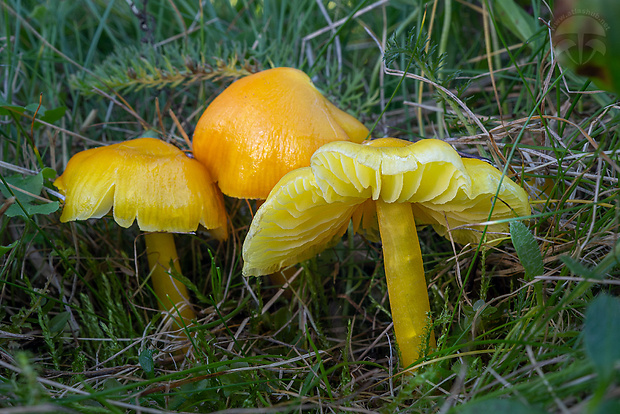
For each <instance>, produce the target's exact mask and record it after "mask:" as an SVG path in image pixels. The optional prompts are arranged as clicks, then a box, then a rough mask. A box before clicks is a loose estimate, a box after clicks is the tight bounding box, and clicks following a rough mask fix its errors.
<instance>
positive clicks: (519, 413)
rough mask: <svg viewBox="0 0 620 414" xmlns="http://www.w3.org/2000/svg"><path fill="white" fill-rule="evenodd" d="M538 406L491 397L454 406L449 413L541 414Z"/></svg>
mask: <svg viewBox="0 0 620 414" xmlns="http://www.w3.org/2000/svg"><path fill="white" fill-rule="evenodd" d="M544 412H545V411H542V410H540V409H538V408H535V407H531V406H527V405H525V404H524V403H522V402H519V401H514V400H500V399H492V400H486V401H479V402H478V401H477V402H473V403H470V404H465V405H462V406H457V407H454V408H453V409H451V410H450V411H449V413H450V414H480V413H501V414H543V413H544Z"/></svg>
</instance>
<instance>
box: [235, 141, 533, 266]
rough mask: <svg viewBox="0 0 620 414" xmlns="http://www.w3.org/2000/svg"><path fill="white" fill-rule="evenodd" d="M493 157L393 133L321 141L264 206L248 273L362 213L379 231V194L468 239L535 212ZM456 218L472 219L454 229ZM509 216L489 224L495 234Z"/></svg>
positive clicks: (294, 257) (359, 222)
mask: <svg viewBox="0 0 620 414" xmlns="http://www.w3.org/2000/svg"><path fill="white" fill-rule="evenodd" d="M500 179H501V173H500V172H499V171H498V170H497V169H495V168H493V167H492V166H490V165H489V164H487V163H485V162H482V161H479V160H475V159H469V158H466V159H461V157H459V155H458V153H457V152H456V151H455V150H454V149H453V148H452V147H451V146H450V145H448V144H446V143H444V142H443V141H439V140H434V139H427V140H422V141H418V142H416V143H414V144H411V143H409V142H408V141H402V140H396V139H393V138H386V139H380V140H374V141H371V142H370V144H369V145H360V144H354V143H350V142H334V143H331V144H327V145H325V146H323V147H321V148H320V149H319V150H317V151H316V153H315V154H314V156H313V157H312V160H311V165H310V167H307V168H301V169H299V170H296V171H293V172H292V173H289V174H287V175H286V176H284V177H283V178H282V180H281V181H280V182H279V183H278V184H277V185H276V187H275V188H274V189H273V190H272V192H271V193H270V194H269V197H267V200H266V201H265V203H264V204H263V205H262V206H261V208H260V209H259V210H258V211H257V213H256V216H255V217H254V220H253V221H252V225H251V226H250V230H249V233H248V235H247V237H246V239H245V243H244V245H243V257H244V261H245V264H244V268H243V272H244V274H246V275H262V274H268V273H271V272H273V271H276V270H278V269H280V268H282V267H285V266H289V265H292V264H295V263H298V262H300V261H302V260H306V259H309V258H310V257H312V256H314V255H315V254H317V253H319V252H320V251H322V250H323V249H325V248H326V247H328V246H329V245H330V244H332V243H335V242H336V241H337V240H338V238H339V237H341V236H342V235H343V234H344V233H345V231H346V229H347V226H348V223H349V220H350V219H351V218H353V219H354V224H355V225H356V228H357V229H358V230H362V231H365V232H368V233H370V234H371V235H372V234H375V233H376V232H378V230H377V222H376V211H375V209H374V203H373V201H374V200H378V199H381V200H383V201H384V202H386V203H405V202H406V203H411V204H412V208H413V213H414V217H416V221H419V223H420V224H430V225H432V226H433V228H435V229H436V230H437V231H438V232H439V233H440V234H442V235H444V236H445V235H447V233H448V231H450V234H451V235H452V237H453V239H454V240H455V241H457V242H460V243H469V242H477V241H479V240H480V238H481V237H482V229H483V228H484V225H480V224H477V223H482V222H485V221H487V220H488V219H489V214H490V212H491V206H492V203H493V198H494V197H495V195H496V194H497V197H498V200H497V201H496V202H495V205H494V207H493V214H492V216H491V219H492V220H499V219H505V218H511V217H515V216H521V215H528V214H529V213H530V207H529V203H528V197H527V194H526V193H525V191H524V190H523V189H522V188H521V187H519V186H518V185H516V184H515V183H514V182H513V181H511V180H510V179H509V178H507V177H504V178H503V180H501V185H500V184H499V182H500ZM456 226H467V227H466V228H459V229H455V230H453V228H454V227H456ZM507 231H508V223H495V224H491V225H489V226H488V228H487V240H492V239H494V238H497V237H499V234H498V233H506V232H507Z"/></svg>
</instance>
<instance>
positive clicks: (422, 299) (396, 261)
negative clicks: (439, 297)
mask: <svg viewBox="0 0 620 414" xmlns="http://www.w3.org/2000/svg"><path fill="white" fill-rule="evenodd" d="M376 206H377V217H378V219H379V231H380V233H381V242H382V244H383V262H384V266H385V277H386V279H387V285H388V295H389V298H390V308H391V310H392V319H393V321H394V333H395V335H396V341H397V342H398V346H399V348H400V353H401V361H402V365H403V367H407V366H409V365H411V364H412V363H414V362H415V361H416V360H417V359H418V357H419V350H420V346H421V343H422V339H423V334H424V328H425V326H426V325H427V322H428V321H427V319H428V317H427V313H428V312H430V304H429V301H428V292H427V289H428V288H427V286H426V279H425V278H424V265H423V264H422V252H421V250H420V242H419V241H418V234H417V232H416V228H415V222H414V219H413V211H412V209H411V204H409V203H386V202H384V201H382V200H380V199H379V200H377V201H376ZM430 342H431V343H430V345H431V346H435V338H434V336H433V335H431V338H430Z"/></svg>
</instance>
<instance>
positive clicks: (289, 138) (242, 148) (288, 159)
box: [193, 68, 368, 198]
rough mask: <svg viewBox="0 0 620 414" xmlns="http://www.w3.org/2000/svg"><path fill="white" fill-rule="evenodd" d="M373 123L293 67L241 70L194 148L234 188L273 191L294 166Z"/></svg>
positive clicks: (202, 125) (242, 193) (206, 116)
mask: <svg viewBox="0 0 620 414" xmlns="http://www.w3.org/2000/svg"><path fill="white" fill-rule="evenodd" d="M367 135H368V129H367V128H366V127H365V126H364V125H363V124H361V123H360V122H359V121H357V120H356V119H355V118H354V117H352V116H351V115H349V114H347V113H346V112H343V111H341V110H340V109H338V108H336V107H335V106H334V105H333V104H332V103H330V102H329V101H328V100H327V99H326V98H325V97H324V96H323V95H322V94H321V93H320V92H319V91H318V90H317V89H316V88H315V87H314V85H313V84H312V81H311V80H310V78H309V77H308V76H307V75H306V74H305V73H303V72H302V71H300V70H297V69H293V68H274V69H269V70H265V71H262V72H259V73H255V74H253V75H250V76H247V77H245V78H241V79H239V80H237V81H235V82H234V83H232V84H231V85H230V86H229V87H228V88H226V89H225V90H224V91H223V92H222V93H221V94H220V95H219V96H218V97H217V98H215V99H214V100H213V102H212V103H211V104H210V105H209V106H208V107H207V109H206V110H205V111H204V113H203V114H202V116H201V117H200V120H199V121H198V125H197V126H196V130H195V132H194V138H193V152H194V155H195V157H196V159H198V160H199V161H200V162H202V163H203V164H204V165H206V166H207V168H208V169H209V172H210V173H211V175H212V176H213V178H214V179H215V181H216V182H217V183H218V185H219V187H220V189H221V190H222V192H223V193H224V194H226V195H229V196H232V197H239V198H266V197H267V194H269V191H270V190H271V189H272V188H273V186H274V185H275V184H276V183H277V182H278V180H279V179H280V178H282V176H283V175H284V174H286V173H287V172H289V171H291V170H293V169H296V168H300V167H306V166H308V165H309V164H310V157H311V156H312V153H313V152H314V151H315V150H316V149H317V148H319V147H320V146H322V145H324V144H326V143H328V142H331V141H348V140H351V141H354V142H361V141H362V140H364V139H365V138H366V136H367Z"/></svg>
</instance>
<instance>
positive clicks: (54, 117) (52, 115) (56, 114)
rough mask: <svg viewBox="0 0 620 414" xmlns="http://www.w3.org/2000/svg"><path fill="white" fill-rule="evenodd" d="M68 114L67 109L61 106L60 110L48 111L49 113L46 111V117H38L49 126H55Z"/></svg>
mask: <svg viewBox="0 0 620 414" xmlns="http://www.w3.org/2000/svg"><path fill="white" fill-rule="evenodd" d="M66 112H67V108H66V107H64V106H59V107H58V108H54V109H48V110H47V111H45V114H44V115H41V116H37V118H38V119H41V120H42V121H45V122H47V123H49V124H53V123H54V122H56V121H58V120H59V119H60V118H62V117H63V116H65V113H66Z"/></svg>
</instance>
